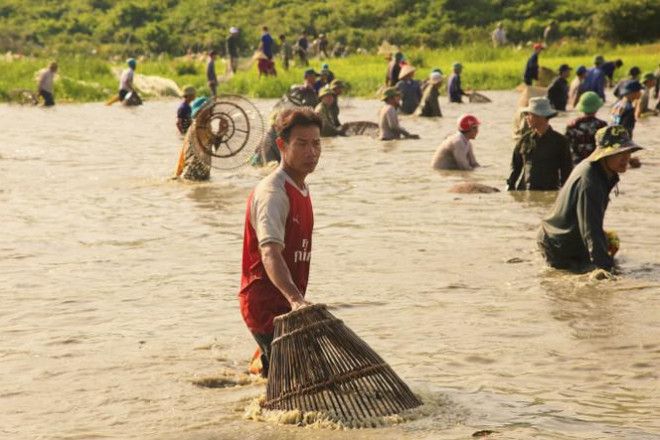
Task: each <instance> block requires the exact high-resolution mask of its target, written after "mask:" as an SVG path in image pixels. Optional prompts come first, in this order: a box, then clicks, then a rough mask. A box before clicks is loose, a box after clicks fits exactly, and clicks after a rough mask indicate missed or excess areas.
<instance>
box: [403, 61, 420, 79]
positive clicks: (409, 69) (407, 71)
mask: <svg viewBox="0 0 660 440" xmlns="http://www.w3.org/2000/svg"><path fill="white" fill-rule="evenodd" d="M416 70H417V69H415V68H414V67H413V66H411V65H410V64H406V65H405V66H403V67H402V68H401V72H399V78H405V77H406V76H408V75H410V74H411V73H415V71H416Z"/></svg>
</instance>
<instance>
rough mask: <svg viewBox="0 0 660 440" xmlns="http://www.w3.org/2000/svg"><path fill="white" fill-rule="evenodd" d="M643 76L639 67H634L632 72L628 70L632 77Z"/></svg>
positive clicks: (631, 69)
mask: <svg viewBox="0 0 660 440" xmlns="http://www.w3.org/2000/svg"><path fill="white" fill-rule="evenodd" d="M641 74H642V71H641V70H640V69H639V67H637V66H633V67H631V68H630V70H628V75H630V76H638V75H641Z"/></svg>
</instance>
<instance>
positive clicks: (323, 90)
mask: <svg viewBox="0 0 660 440" xmlns="http://www.w3.org/2000/svg"><path fill="white" fill-rule="evenodd" d="M334 94H335V92H333V91H332V89H331V88H330V87H329V86H325V87H321V88H320V89H319V98H323V97H324V96H326V95H333V96H334Z"/></svg>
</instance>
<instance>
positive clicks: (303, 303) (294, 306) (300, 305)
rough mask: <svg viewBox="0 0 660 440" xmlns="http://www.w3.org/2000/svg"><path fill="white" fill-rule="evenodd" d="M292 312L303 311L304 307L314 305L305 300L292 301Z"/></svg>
mask: <svg viewBox="0 0 660 440" xmlns="http://www.w3.org/2000/svg"><path fill="white" fill-rule="evenodd" d="M290 304H291V310H298V309H302V308H303V307H307V306H311V305H312V303H311V302H309V301H307V300H306V299H305V298H303V299H302V300H299V301H297V300H296V301H292V302H291V303H290Z"/></svg>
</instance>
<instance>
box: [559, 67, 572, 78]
mask: <svg viewBox="0 0 660 440" xmlns="http://www.w3.org/2000/svg"><path fill="white" fill-rule="evenodd" d="M561 76H562V78H568V77H570V76H571V70H570V69H569V70H564V71H563V72H561Z"/></svg>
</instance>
